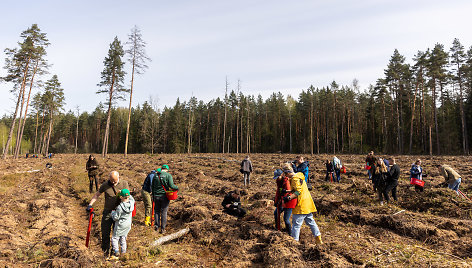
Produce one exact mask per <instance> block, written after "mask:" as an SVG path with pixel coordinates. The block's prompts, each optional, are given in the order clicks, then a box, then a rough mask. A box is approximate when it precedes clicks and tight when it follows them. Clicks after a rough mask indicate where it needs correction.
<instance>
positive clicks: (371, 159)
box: [365, 151, 376, 180]
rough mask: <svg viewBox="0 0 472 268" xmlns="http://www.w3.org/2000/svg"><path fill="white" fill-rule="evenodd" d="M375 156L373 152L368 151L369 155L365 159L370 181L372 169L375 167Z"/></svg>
mask: <svg viewBox="0 0 472 268" xmlns="http://www.w3.org/2000/svg"><path fill="white" fill-rule="evenodd" d="M375 158H376V157H375V155H374V151H370V153H369V154H368V155H367V157H366V158H365V163H366V169H367V174H368V175H369V180H372V168H373V167H374V166H375V160H376V159H375Z"/></svg>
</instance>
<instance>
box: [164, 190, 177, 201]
mask: <svg viewBox="0 0 472 268" xmlns="http://www.w3.org/2000/svg"><path fill="white" fill-rule="evenodd" d="M177 192H178V191H166V196H167V199H169V200H175V199H177Z"/></svg>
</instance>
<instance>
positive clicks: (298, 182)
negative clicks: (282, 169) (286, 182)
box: [290, 172, 316, 214]
mask: <svg viewBox="0 0 472 268" xmlns="http://www.w3.org/2000/svg"><path fill="white" fill-rule="evenodd" d="M290 186H291V187H292V191H293V192H298V193H299V195H298V198H297V205H296V206H295V208H294V209H293V210H292V213H293V214H308V213H312V212H316V207H315V202H313V198H311V194H310V191H309V190H308V186H307V185H306V182H305V176H304V175H303V173H301V172H298V173H296V174H295V175H294V176H293V177H292V178H291V179H290Z"/></svg>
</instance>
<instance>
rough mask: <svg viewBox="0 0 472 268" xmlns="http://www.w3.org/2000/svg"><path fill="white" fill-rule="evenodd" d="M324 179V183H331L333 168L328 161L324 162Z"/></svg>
mask: <svg viewBox="0 0 472 268" xmlns="http://www.w3.org/2000/svg"><path fill="white" fill-rule="evenodd" d="M325 164H326V178H325V181H330V180H331V181H332V180H333V172H334V167H333V164H332V163H331V162H329V160H326V163H325Z"/></svg>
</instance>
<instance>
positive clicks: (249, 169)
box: [241, 155, 252, 186]
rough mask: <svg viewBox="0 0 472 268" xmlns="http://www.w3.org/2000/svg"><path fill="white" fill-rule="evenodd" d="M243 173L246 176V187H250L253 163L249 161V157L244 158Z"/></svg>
mask: <svg viewBox="0 0 472 268" xmlns="http://www.w3.org/2000/svg"><path fill="white" fill-rule="evenodd" d="M241 172H242V173H243V175H244V186H249V184H250V178H249V177H250V176H251V172H252V162H251V160H250V159H249V155H248V156H246V157H245V158H244V160H243V161H242V162H241Z"/></svg>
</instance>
